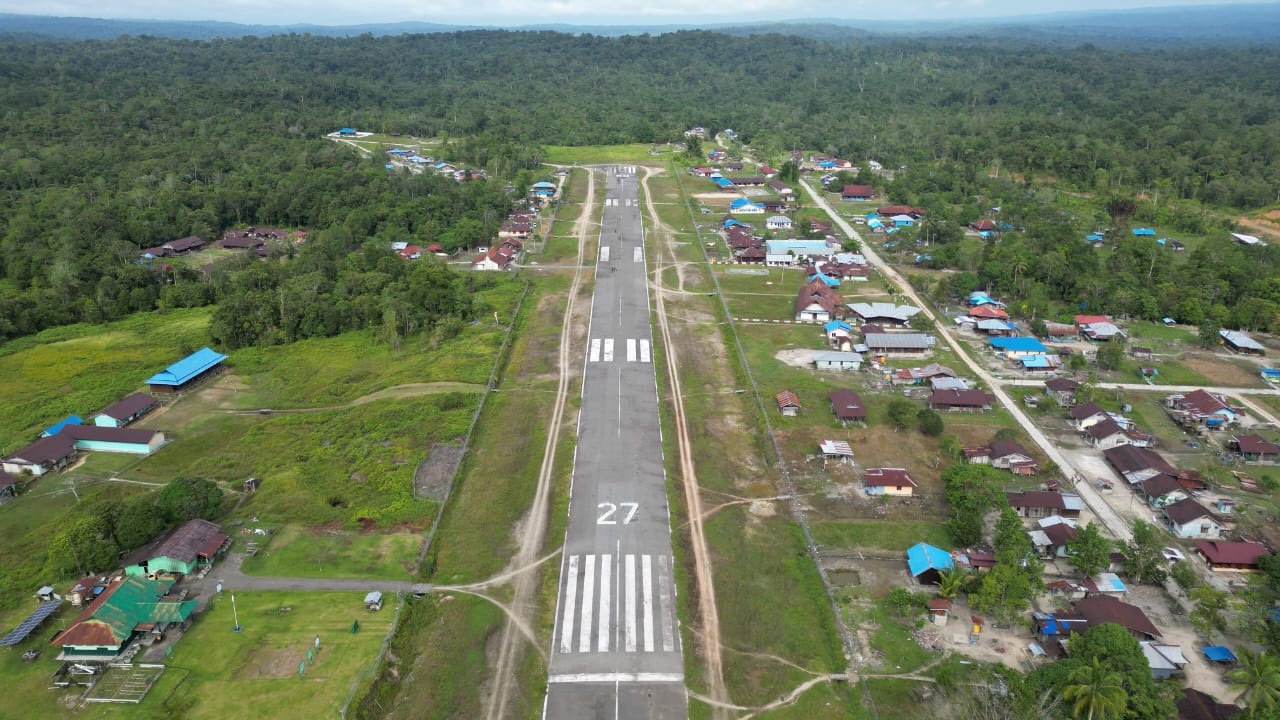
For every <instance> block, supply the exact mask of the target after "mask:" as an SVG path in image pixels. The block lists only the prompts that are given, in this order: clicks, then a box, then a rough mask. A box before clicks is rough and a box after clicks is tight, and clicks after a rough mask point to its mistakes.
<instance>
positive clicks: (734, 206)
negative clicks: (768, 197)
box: [729, 198, 764, 215]
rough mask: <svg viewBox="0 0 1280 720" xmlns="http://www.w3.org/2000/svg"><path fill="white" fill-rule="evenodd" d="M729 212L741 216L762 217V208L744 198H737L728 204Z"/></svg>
mask: <svg viewBox="0 0 1280 720" xmlns="http://www.w3.org/2000/svg"><path fill="white" fill-rule="evenodd" d="M729 212H731V213H734V214H741V215H763V214H764V206H763V205H761V204H760V203H757V202H752V201H751V200H748V199H746V198H738V199H737V200H734V201H733V202H731V203H729Z"/></svg>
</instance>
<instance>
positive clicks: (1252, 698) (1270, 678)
mask: <svg viewBox="0 0 1280 720" xmlns="http://www.w3.org/2000/svg"><path fill="white" fill-rule="evenodd" d="M1239 660H1240V665H1239V667H1237V668H1236V669H1234V670H1232V671H1231V672H1229V673H1227V682H1229V683H1231V685H1232V687H1234V688H1235V689H1237V690H1239V691H1240V694H1239V696H1238V699H1239V700H1241V701H1243V702H1244V703H1246V704H1247V705H1248V706H1249V711H1250V713H1251V715H1253V716H1255V717H1263V716H1262V715H1260V714H1259V713H1262V712H1270V711H1271V710H1273V709H1275V708H1277V707H1280V659H1278V658H1276V657H1275V656H1272V655H1268V654H1267V653H1266V652H1258V653H1255V652H1253V651H1252V650H1247V649H1246V650H1242V651H1241V652H1240V654H1239Z"/></svg>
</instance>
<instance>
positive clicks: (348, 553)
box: [237, 526, 425, 580]
mask: <svg viewBox="0 0 1280 720" xmlns="http://www.w3.org/2000/svg"><path fill="white" fill-rule="evenodd" d="M242 537H243V538H247V539H249V540H255V541H257V542H259V543H260V544H262V540H263V538H261V537H257V536H255V537H248V536H237V539H242ZM424 539H425V537H424V535H423V534H422V533H403V532H397V533H367V534H362V533H351V532H345V531H341V530H328V529H314V530H311V529H303V528H299V527H292V526H287V527H283V528H280V529H279V530H277V531H276V532H275V533H273V534H272V535H271V536H270V537H269V539H268V540H267V542H266V543H265V548H263V549H262V550H261V551H260V552H259V553H258V554H257V555H256V556H255V557H251V558H245V560H244V564H243V565H242V569H243V570H244V573H245V574H246V575H274V576H278V577H314V578H326V577H334V578H369V579H386V580H409V579H411V578H412V574H413V573H412V570H413V565H414V563H415V562H416V561H417V559H418V550H419V548H421V547H422V543H423V540H424Z"/></svg>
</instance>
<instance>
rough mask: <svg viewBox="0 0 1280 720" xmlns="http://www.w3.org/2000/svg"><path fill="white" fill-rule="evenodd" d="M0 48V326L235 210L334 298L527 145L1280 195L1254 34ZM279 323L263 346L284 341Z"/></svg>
mask: <svg viewBox="0 0 1280 720" xmlns="http://www.w3.org/2000/svg"><path fill="white" fill-rule="evenodd" d="M0 50H3V53H0V133H2V134H0V277H3V282H0V304H2V305H3V312H0V338H4V337H13V336H17V335H23V334H27V333H30V332H34V331H36V330H39V329H41V328H43V327H48V326H51V325H56V324H61V323H66V322H74V321H78V320H90V321H97V320H106V319H111V318H115V317H119V316H121V315H122V314H125V313H128V312H132V311H135V310H142V309H151V308H153V307H155V306H156V305H157V303H163V302H166V300H165V299H164V298H163V295H164V293H165V292H169V293H171V294H172V293H173V292H174V291H173V290H167V291H166V290H165V287H166V286H167V285H168V284H169V283H170V282H171V281H172V280H173V279H174V278H172V277H168V278H166V277H164V276H163V274H162V273H157V272H156V271H155V270H151V269H148V268H145V267H142V266H139V265H136V264H135V263H134V261H135V260H136V258H137V249H138V248H140V247H148V246H152V245H156V244H159V243H162V242H165V241H167V240H171V239H175V238H178V237H182V236H184V235H189V234H197V235H201V236H202V237H206V238H210V237H216V236H218V235H220V234H221V232H222V231H224V230H226V229H228V228H232V227H238V226H242V225H245V224H262V225H272V226H284V227H298V228H303V227H305V228H311V229H314V230H318V231H326V230H332V231H333V233H334V235H332V242H334V243H336V245H333V246H329V249H328V250H326V251H325V252H326V253H327V254H328V255H329V256H330V257H331V258H333V262H332V263H331V264H330V265H326V266H325V267H326V268H327V269H326V270H325V271H324V273H322V274H325V273H327V275H325V277H326V278H327V280H328V282H330V283H333V287H335V288H336V287H339V285H338V283H339V281H340V275H341V274H342V272H344V271H343V270H342V269H341V268H342V267H346V265H344V264H343V263H346V262H348V261H339V256H341V255H343V254H345V253H349V252H355V251H356V250H358V249H359V248H361V247H364V246H365V243H366V242H367V241H370V240H376V241H378V242H380V243H385V242H386V241H391V240H407V241H422V242H442V243H443V244H445V245H446V247H463V246H467V245H471V244H475V243H478V242H481V241H483V240H484V239H485V238H486V237H491V236H492V233H493V232H494V231H496V227H497V223H498V222H499V221H500V219H501V217H502V216H503V215H504V214H505V211H506V209H507V208H508V207H509V205H510V201H511V196H510V195H508V194H506V193H505V192H504V191H503V190H502V186H503V185H504V184H505V182H506V181H508V180H514V179H518V178H517V176H519V175H520V173H521V172H522V171H525V174H524V175H523V176H522V178H523V179H528V177H529V175H528V173H527V170H528V169H529V168H531V167H534V166H536V165H537V164H538V163H539V161H540V151H539V146H540V145H543V144H572V145H580V144H594V143H619V142H660V141H666V140H670V139H674V138H678V137H679V134H680V131H681V130H683V129H684V128H685V127H687V126H689V125H692V124H701V125H705V126H707V127H714V128H722V127H733V128H735V129H738V130H739V131H740V132H742V133H743V135H744V139H745V140H747V141H748V142H750V143H751V144H752V145H753V146H755V147H756V148H757V150H758V151H759V152H760V153H761V154H762V155H764V156H765V157H769V156H775V155H780V154H781V153H782V152H784V151H788V150H791V149H792V148H797V149H811V150H819V151H824V152H830V153H832V154H837V155H840V156H844V157H849V158H853V159H865V158H874V159H877V160H879V161H881V162H882V163H884V164H885V165H886V166H890V167H893V166H898V165H907V166H909V167H911V168H913V172H912V173H909V174H904V179H903V180H902V182H903V183H905V182H907V177H908V176H915V177H916V178H917V180H916V181H914V182H922V181H920V180H919V179H918V178H920V177H922V175H921V174H919V173H917V172H915V170H917V169H919V168H921V167H930V168H939V169H940V170H942V171H943V172H942V175H941V176H939V177H934V178H933V179H934V181H936V182H938V183H941V182H945V181H946V180H945V178H946V177H948V176H949V174H952V171H950V170H947V168H959V169H961V170H962V171H967V172H969V173H971V174H974V175H976V174H977V173H979V172H981V171H982V170H983V169H984V168H987V167H992V166H998V167H1000V168H1003V169H1005V170H1006V171H1013V172H1016V173H1020V174H1022V175H1025V176H1027V177H1036V178H1051V179H1052V180H1053V181H1054V183H1055V184H1056V185H1057V186H1058V187H1061V188H1065V189H1070V190H1074V191H1077V192H1081V193H1099V194H1108V195H1110V194H1129V195H1135V194H1137V193H1139V192H1142V191H1144V190H1147V189H1152V188H1156V187H1159V188H1160V191H1161V192H1162V193H1163V194H1164V197H1165V198H1167V199H1169V200H1189V201H1194V202H1195V203H1196V204H1197V206H1207V207H1219V208H1237V209H1251V208H1258V207H1262V206H1265V205H1267V204H1269V203H1272V202H1274V201H1275V188H1276V187H1277V185H1280V169H1278V168H1277V163H1276V162H1275V160H1276V157H1277V150H1280V113H1278V112H1277V110H1278V109H1280V72H1278V71H1280V53H1278V52H1277V51H1276V50H1274V49H1269V48H1221V49H1209V50H1206V49H1188V50H1178V49H1170V50H1163V51H1151V50H1144V51H1141V52H1126V51H1121V50H1111V49H1102V48H1097V47H1092V46H1088V45H1085V46H1080V47H1076V48H1071V49H1064V48H1061V47H1051V46H1047V45H1036V44H1032V43H1027V42H1017V41H1010V40H1008V39H1003V40H1001V41H999V42H993V41H992V42H989V41H983V40H973V39H965V40H959V39H956V40H948V39H929V40H921V39H907V40H877V41H874V42H865V43H857V44H851V45H840V46H837V45H832V44H826V43H822V42H818V41H813V40H805V39H801V38H797V37H792V36H783V35H756V36H752V37H746V38H738V37H731V36H728V35H723V34H717V33H712V32H705V31H686V32H678V33H671V34H667V35H661V36H655V37H651V36H634V37H622V38H604V37H596V36H590V35H586V36H570V35H565V34H559V33H553V32H500V31H475V32H458V33H446V34H437V35H405V36H398V37H382V38H374V37H371V36H362V37H357V38H349V39H335V38H324V37H311V36H303V35H285V36H273V37H267V38H253V37H249V38H243V39H236V40H209V41H180V40H163V39H157V38H148V37H140V38H121V39H118V40H112V41H89V42H76V43H67V42H25V41H17V40H11V41H4V42H0ZM341 126H353V127H358V128H360V129H364V130H373V131H379V132H387V133H405V134H414V135H419V136H437V137H442V138H445V139H446V140H447V142H448V144H447V145H446V146H444V149H443V150H442V154H443V153H445V152H447V153H448V157H449V158H450V159H451V160H455V161H461V162H465V163H470V164H472V165H475V166H479V167H482V168H484V169H485V170H486V171H487V172H488V173H489V176H490V181H487V182H486V181H480V182H472V183H464V184H456V183H453V182H452V181H451V180H445V179H440V178H428V177H422V176H416V177H406V176H403V175H401V174H388V173H387V172H386V171H385V170H384V169H383V167H382V161H381V160H380V159H378V158H372V159H369V160H362V159H361V158H359V157H358V156H357V155H356V154H355V153H353V152H351V151H350V150H349V149H346V148H342V147H338V146H336V145H334V144H332V143H330V142H328V141H326V140H324V139H322V138H321V137H320V136H321V135H322V134H323V133H326V132H330V131H332V130H333V129H335V128H337V127H341ZM957 187H959V186H957ZM899 192H900V194H904V193H908V192H917V193H919V192H923V191H922V190H921V189H919V188H906V187H904V188H900V189H899ZM932 192H935V193H950V194H952V195H954V194H956V189H955V188H936V187H935V188H933V190H932ZM321 237H324V236H323V234H322V235H321ZM1055 237H1056V236H1055ZM352 262H354V261H352ZM356 264H359V263H356ZM285 272H291V271H285ZM1015 274H1016V273H1015ZM185 279H189V280H191V281H192V282H207V281H204V280H201V279H199V278H195V277H192V278H185ZM281 282H283V281H281ZM1011 284H1013V285H1016V283H1013V282H1012V281H1011ZM277 286H278V285H276V286H273V287H277ZM221 287H235V285H234V284H233V283H227V284H224V285H223V286H221ZM327 287H328V286H326V288H327ZM342 287H344V288H346V290H347V291H351V292H356V293H364V294H378V295H379V296H380V295H381V294H382V293H383V291H384V288H382V287H378V288H376V289H366V290H359V289H355V290H352V289H351V288H353V287H356V288H358V287H360V286H359V284H356V285H349V286H342ZM222 292H224V291H223V290H219V286H218V285H216V284H211V285H210V286H209V287H208V288H206V290H205V291H202V293H200V294H192V295H191V296H189V297H186V296H184V297H183V298H181V299H179V298H169V299H168V300H167V302H171V303H173V304H183V303H191V302H216V301H219V300H222V299H223V298H224V295H222V294H221V293H222ZM353 300H354V298H353ZM385 309H386V306H385V304H382V302H381V301H379V304H377V309H376V310H371V311H369V312H368V313H367V315H369V316H370V317H372V318H375V319H372V320H369V321H368V322H369V323H372V324H375V325H376V324H381V317H382V315H383V312H382V311H383V310H385ZM348 319H349V318H348ZM352 322H354V321H352ZM325 324H326V323H320V325H325ZM332 324H336V325H342V324H343V323H341V322H337V321H334V323H332ZM280 325H281V326H282V327H281V328H271V329H269V330H267V331H264V333H263V335H262V337H270V338H273V339H280V338H283V339H286V340H287V339H288V338H289V337H291V336H292V333H290V332H283V334H280V333H277V332H276V331H277V330H280V331H283V330H282V328H283V326H284V325H287V323H283V322H282V323H280ZM293 327H294V328H295V330H297V329H298V328H300V327H302V324H301V323H295V324H294V326H293ZM273 341H275V340H273Z"/></svg>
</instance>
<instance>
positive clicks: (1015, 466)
mask: <svg viewBox="0 0 1280 720" xmlns="http://www.w3.org/2000/svg"><path fill="white" fill-rule="evenodd" d="M963 453H964V457H965V459H966V460H967V461H968V462H969V463H970V464H972V465H990V466H991V467H994V468H996V469H998V470H1008V471H1009V472H1011V473H1013V474H1014V475H1034V474H1036V472H1037V471H1038V470H1039V469H1040V468H1039V466H1037V465H1036V461H1035V460H1033V459H1032V458H1031V455H1030V454H1028V453H1027V450H1026V448H1024V447H1022V446H1021V445H1019V444H1018V443H1016V442H1014V441H1012V440H993V441H992V442H991V444H990V445H983V446H980V447H967V448H964V450H963Z"/></svg>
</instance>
